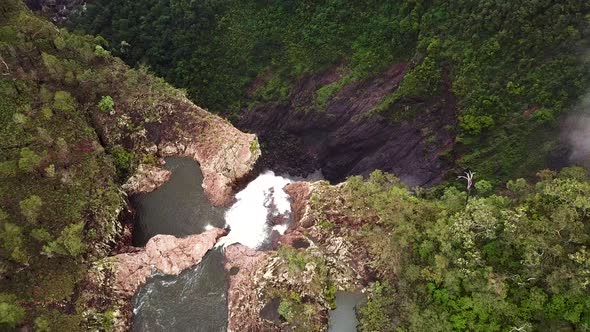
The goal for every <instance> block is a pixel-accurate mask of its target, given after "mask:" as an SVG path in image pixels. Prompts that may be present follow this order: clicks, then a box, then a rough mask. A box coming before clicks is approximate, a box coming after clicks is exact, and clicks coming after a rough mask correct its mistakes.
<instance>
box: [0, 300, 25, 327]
mask: <svg viewBox="0 0 590 332" xmlns="http://www.w3.org/2000/svg"><path fill="white" fill-rule="evenodd" d="M15 300H16V297H15V296H14V295H6V294H1V293H0V326H2V325H7V326H9V327H15V326H17V325H18V324H19V323H20V322H21V321H22V320H23V318H24V317H25V310H24V309H23V308H22V307H21V306H20V305H18V304H17V303H16V301H15Z"/></svg>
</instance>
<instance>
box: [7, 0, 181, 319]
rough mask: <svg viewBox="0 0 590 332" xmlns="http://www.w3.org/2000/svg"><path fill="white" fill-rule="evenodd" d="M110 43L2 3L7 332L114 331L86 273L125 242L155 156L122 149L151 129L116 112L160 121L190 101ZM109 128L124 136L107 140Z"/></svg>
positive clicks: (12, 2) (17, 4)
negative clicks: (139, 188) (139, 182)
mask: <svg viewBox="0 0 590 332" xmlns="http://www.w3.org/2000/svg"><path fill="white" fill-rule="evenodd" d="M104 42H105V41H104V39H102V38H95V37H91V36H80V35H75V34H71V33H69V32H67V31H65V30H63V29H58V28H56V27H55V26H54V25H52V24H51V23H49V22H48V21H46V20H44V19H42V18H40V17H38V16H36V15H34V14H33V13H31V12H30V11H29V10H28V9H26V7H25V6H24V4H23V3H22V2H21V1H19V0H6V1H2V2H1V3H0V124H1V126H0V279H1V280H3V282H0V330H2V331H11V330H16V329H18V330H35V331H86V330H110V329H112V326H113V322H114V317H115V314H114V311H113V304H112V303H109V301H108V294H103V293H105V292H107V291H106V290H104V289H101V290H96V289H91V288H88V287H89V283H88V282H87V280H86V278H87V272H88V270H89V268H90V267H91V265H92V264H93V263H94V262H95V261H97V260H98V259H101V258H103V257H105V256H106V255H109V254H110V253H111V250H112V246H113V244H114V243H115V242H116V240H117V239H118V236H119V233H120V231H121V225H120V224H119V221H118V213H119V211H120V210H121V207H122V204H124V201H123V198H122V192H121V189H120V185H121V183H122V182H123V181H126V179H127V177H128V175H129V174H131V172H132V171H133V167H135V166H136V165H137V164H138V163H139V161H140V160H154V156H153V152H151V153H150V152H146V150H145V149H144V147H143V146H140V145H138V144H129V143H128V142H127V145H125V147H123V146H122V143H121V142H120V140H122V139H123V138H125V137H127V136H126V135H132V134H133V135H136V137H139V135H137V134H136V132H139V131H141V130H142V129H144V128H145V126H143V123H142V122H141V123H133V122H132V121H131V119H130V116H129V115H127V114H125V115H124V116H120V115H117V116H113V115H112V112H118V111H120V112H128V113H132V112H133V111H138V112H141V114H142V117H141V118H140V117H137V118H140V120H141V121H157V115H155V114H156V112H157V110H158V106H157V105H158V104H159V103H162V101H163V100H166V103H167V104H166V105H172V104H171V103H172V102H175V101H178V100H183V101H184V100H185V98H184V95H183V93H182V92H180V91H177V90H175V89H173V88H171V87H170V86H169V85H167V84H165V83H163V82H162V81H161V80H159V79H156V78H154V77H153V76H151V75H150V74H149V73H147V71H145V70H143V69H142V70H137V71H135V70H130V69H129V68H128V67H127V66H126V65H125V64H124V63H123V62H122V61H121V60H119V59H116V58H113V57H112V56H110V54H109V52H108V51H107V50H105V49H104V48H103V46H104ZM115 102H116V103H115ZM115 105H116V107H115ZM108 121H110V122H108ZM106 125H110V126H111V128H112V129H111V131H110V133H112V134H113V136H114V138H113V139H107V138H106V136H105V135H103V136H100V135H101V134H104V131H102V128H104V126H106ZM5 281H8V282H5ZM92 292H102V293H101V294H98V295H96V296H94V293H92ZM97 297H98V298H100V300H95V298H97ZM105 297H107V300H106V301H105V300H104V298H105ZM96 326H99V327H96Z"/></svg>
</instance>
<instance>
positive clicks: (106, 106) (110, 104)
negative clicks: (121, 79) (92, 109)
mask: <svg viewBox="0 0 590 332" xmlns="http://www.w3.org/2000/svg"><path fill="white" fill-rule="evenodd" d="M98 109H100V110H101V111H102V112H103V113H111V112H112V111H113V110H114V109H115V102H114V101H113V98H111V96H102V98H101V99H100V101H99V102H98Z"/></svg>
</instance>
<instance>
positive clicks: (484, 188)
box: [475, 180, 492, 196]
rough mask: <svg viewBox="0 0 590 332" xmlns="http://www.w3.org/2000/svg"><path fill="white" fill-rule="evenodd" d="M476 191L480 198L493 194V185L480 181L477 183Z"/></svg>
mask: <svg viewBox="0 0 590 332" xmlns="http://www.w3.org/2000/svg"><path fill="white" fill-rule="evenodd" d="M475 190H477V194H478V195H480V196H487V195H489V194H490V193H491V192H492V184H491V183H490V182H489V181H486V180H479V181H477V182H476V183H475Z"/></svg>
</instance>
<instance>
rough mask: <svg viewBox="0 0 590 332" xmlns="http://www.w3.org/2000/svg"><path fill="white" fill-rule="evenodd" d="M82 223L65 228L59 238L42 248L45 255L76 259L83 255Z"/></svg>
mask: <svg viewBox="0 0 590 332" xmlns="http://www.w3.org/2000/svg"><path fill="white" fill-rule="evenodd" d="M83 231H84V223H83V222H79V223H76V224H72V225H69V226H67V227H66V228H64V229H63V230H62V231H61V234H60V236H59V237H58V238H57V239H56V240H55V241H51V242H49V243H48V244H47V245H46V246H44V247H43V251H44V252H45V253H46V254H49V255H52V254H55V253H56V254H60V255H70V256H72V257H77V256H79V255H81V254H82V253H84V251H85V250H86V244H85V243H84V241H83V240H84V239H83V236H84V235H83Z"/></svg>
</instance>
